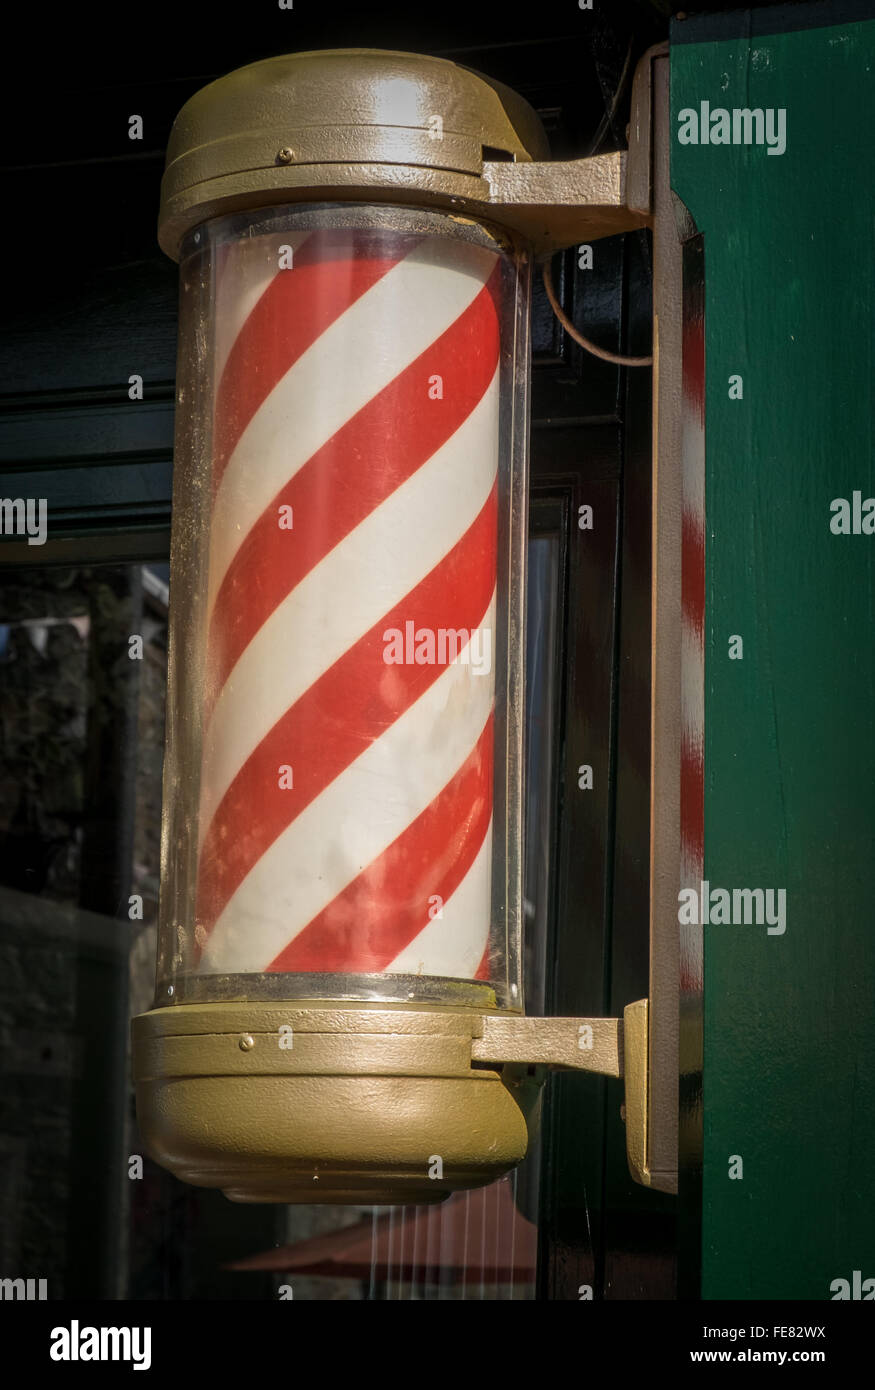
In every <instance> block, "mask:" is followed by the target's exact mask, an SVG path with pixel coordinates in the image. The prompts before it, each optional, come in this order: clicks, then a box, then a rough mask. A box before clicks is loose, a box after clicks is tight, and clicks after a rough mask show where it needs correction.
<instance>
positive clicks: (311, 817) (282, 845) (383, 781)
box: [199, 595, 495, 973]
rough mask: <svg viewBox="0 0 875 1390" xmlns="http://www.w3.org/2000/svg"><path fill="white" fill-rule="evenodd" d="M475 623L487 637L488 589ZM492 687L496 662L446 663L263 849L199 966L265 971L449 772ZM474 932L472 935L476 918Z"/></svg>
mask: <svg viewBox="0 0 875 1390" xmlns="http://www.w3.org/2000/svg"><path fill="white" fill-rule="evenodd" d="M482 626H483V627H484V628H489V629H490V630H491V632H492V634H493V636H494V632H495V599H494V595H493V601H492V603H491V604H490V607H489V610H488V612H487V613H486V614H484V621H483V625H482ZM391 669H392V668H391V667H387V670H391ZM494 690H495V669H494V666H493V669H492V672H491V673H490V674H489V675H482V676H477V675H475V674H474V672H473V669H472V667H471V666H470V665H463V664H462V663H461V662H460V663H458V664H455V665H451V666H448V667H447V668H446V669H445V670H444V671H443V672H442V673H441V675H440V676H439V677H438V679H437V680H436V681H435V682H434V683H433V684H432V685H431V686H430V687H429V688H428V690H427V691H425V692H424V694H423V695H421V696H420V698H419V699H418V700H417V701H416V702H415V703H414V704H413V705H411V706H410V708H409V709H407V710H405V712H404V714H402V715H401V716H400V717H399V718H398V719H396V720H395V722H394V723H393V724H392V725H390V727H389V728H388V729H387V730H386V732H385V733H384V734H383V735H382V736H381V737H380V738H378V739H376V740H375V741H374V743H372V744H370V745H369V747H368V748H366V749H365V751H364V752H363V753H362V754H361V755H360V756H359V757H358V758H356V760H355V761H354V762H352V763H350V765H349V767H347V768H345V769H344V771H343V772H342V773H341V774H340V776H339V777H336V778H335V779H334V781H333V782H331V783H330V784H329V786H327V787H326V788H325V790H324V791H323V792H321V793H320V795H319V796H318V797H316V798H315V800H314V801H312V802H311V803H310V805H309V806H307V807H305V809H304V810H303V811H302V812H301V814H300V815H299V816H297V817H296V818H295V820H294V821H293V822H292V823H291V825H289V826H288V827H287V829H286V830H284V831H283V833H282V834H281V835H280V836H278V838H277V839H276V840H275V841H274V842H273V844H272V845H270V847H269V848H268V849H267V850H265V852H264V854H263V855H262V856H261V858H260V859H259V860H258V861H257V862H256V863H255V864H254V865H253V867H252V869H251V870H250V872H249V873H248V875H247V876H246V878H245V879H244V880H243V882H242V883H241V884H240V886H239V888H238V889H237V891H236V893H234V895H233V896H232V898H231V899H230V901H229V902H228V903H227V905H226V907H225V910H224V911H223V912H222V914H221V916H220V917H219V919H218V921H217V922H216V924H215V926H214V928H213V931H212V933H211V935H210V937H209V939H208V941H207V944H206V948H205V950H204V953H203V956H202V958H201V963H200V966H199V969H200V970H201V971H202V972H207V973H223V972H228V973H233V972H246V971H253V970H254V971H260V970H265V969H266V968H267V966H268V965H269V964H270V962H271V961H272V960H273V959H274V958H275V957H276V956H278V955H279V953H280V951H282V949H283V947H285V946H286V945H288V943H289V942H290V941H292V940H293V939H294V937H296V936H297V935H298V933H299V932H300V931H302V930H303V928H304V927H305V926H306V925H307V923H308V922H311V921H312V920H313V918H314V917H316V916H317V915H318V913H320V912H321V911H322V910H323V908H325V907H327V905H328V904H329V903H330V902H331V901H332V900H333V899H334V898H335V897H336V896H337V895H338V893H341V892H342V891H343V889H344V888H346V887H347V885H348V884H350V883H351V882H352V880H353V879H354V878H357V877H358V875H359V874H360V873H362V872H363V870H364V869H366V868H367V866H368V865H369V864H372V863H373V862H374V860H375V859H377V858H378V857H379V855H381V854H382V853H383V852H384V851H385V850H386V849H388V847H389V845H391V844H392V843H393V842H394V841H395V840H397V838H398V836H399V835H400V834H401V833H402V832H403V831H404V830H406V828H407V827H408V826H409V825H410V824H411V822H412V821H414V820H415V819H416V817H417V816H419V815H421V814H422V812H423V811H424V810H425V809H426V808H427V807H428V806H430V805H431V803H432V802H433V801H434V799H435V797H437V796H438V795H439V794H440V792H441V791H442V790H443V789H444V787H445V786H446V785H447V783H448V782H450V780H451V779H452V778H453V777H454V776H455V774H456V773H457V772H458V770H459V768H460V767H461V766H462V764H463V763H464V762H465V760H466V759H467V758H468V757H469V755H470V753H471V751H472V750H473V748H474V747H475V745H476V743H477V740H478V739H479V737H480V735H481V734H482V732H483V728H484V725H485V724H486V721H487V719H488V717H489V713H490V710H491V708H492V703H493V696H494ZM313 754H314V756H315V757H318V756H319V750H318V749H314V750H313ZM352 926H353V930H354V924H352ZM472 931H473V932H474V934H475V935H477V936H478V939H479V927H478V924H477V923H476V922H473V923H472Z"/></svg>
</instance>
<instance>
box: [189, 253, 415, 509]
mask: <svg viewBox="0 0 875 1390" xmlns="http://www.w3.org/2000/svg"><path fill="white" fill-rule="evenodd" d="M338 250H340V251H341V252H342V254H343V256H344V258H343V259H341V258H340V257H338V256H337V255H334V256H332V254H331V252H332V251H335V252H337V251H338ZM349 252H350V244H349V234H348V233H347V234H346V240H345V241H344V242H342V243H340V245H338V244H337V243H334V244H332V243H331V242H326V234H321V235H319V236H314V237H311V238H310V240H309V241H307V242H306V243H304V245H303V246H302V247H300V248H299V251H298V254H297V255H296V257H295V261H294V268H293V269H291V270H278V271H277V273H276V275H275V276H274V278H273V279H272V280H271V281H270V283H269V285H268V286H267V289H266V290H265V291H264V294H263V295H262V296H261V298H260V299H259V301H258V303H257V304H256V305H255V307H254V309H253V310H252V312H251V314H250V315H249V317H248V318H247V320H246V322H245V323H244V325H243V327H242V328H241V330H240V332H239V333H238V335H237V337H236V339H235V340H234V345H233V347H232V348H231V351H230V353H229V354H228V360H227V362H226V363H225V369H224V371H223V373H222V379H221V381H220V383H219V390H218V393H217V399H216V414H215V434H214V440H213V493H214V495H215V491H216V489H217V488H218V486H219V483H220V481H221V478H222V475H223V473H224V471H225V468H226V467H227V464H228V460H229V458H230V457H231V454H232V453H233V452H234V449H235V448H236V447H237V444H238V442H239V440H240V436H241V435H242V434H243V431H244V430H245V429H246V426H247V425H248V424H249V422H250V420H252V418H253V416H254V415H255V412H256V411H257V410H258V409H259V407H260V406H261V405H263V403H264V402H265V401H266V400H267V397H268V396H269V395H270V393H271V391H273V390H274V388H275V387H276V386H277V385H278V383H279V382H280V381H281V380H282V378H283V377H284V376H285V375H286V373H287V372H288V371H289V369H290V368H291V367H292V366H293V365H294V363H295V362H296V361H297V360H298V358H299V357H300V356H301V355H302V353H304V352H306V350H307V348H309V347H311V346H312V344H313V343H314V342H315V341H316V339H317V338H319V337H320V336H321V334H323V333H324V332H325V330H326V328H328V327H329V326H330V325H331V324H332V323H334V321H335V320H336V319H338V318H339V317H340V315H341V314H342V313H344V312H345V310H347V309H348V308H349V307H350V305H352V304H354V303H355V301H356V300H357V299H360V298H361V296H362V295H363V294H364V293H365V292H366V291H367V290H369V289H370V288H371V286H372V285H375V284H376V283H377V281H378V280H380V279H381V278H382V276H384V275H385V274H386V273H387V271H389V270H391V269H392V267H393V266H395V265H397V263H398V260H399V256H398V255H397V254H392V255H389V254H387V253H386V252H385V251H384V252H383V253H382V254H377V253H376V252H375V253H374V254H373V255H371V256H365V255H362V256H350V254H349ZM317 258H318V259H317Z"/></svg>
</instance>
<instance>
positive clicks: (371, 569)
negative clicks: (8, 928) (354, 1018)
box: [168, 209, 527, 1007]
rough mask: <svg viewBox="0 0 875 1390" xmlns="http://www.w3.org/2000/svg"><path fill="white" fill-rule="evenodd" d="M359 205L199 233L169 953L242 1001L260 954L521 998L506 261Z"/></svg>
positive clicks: (514, 287)
mask: <svg viewBox="0 0 875 1390" xmlns="http://www.w3.org/2000/svg"><path fill="white" fill-rule="evenodd" d="M368 212H369V215H368V216H366V215H365V212H364V210H362V211H359V212H356V211H354V210H352V209H346V210H345V211H344V212H342V213H341V214H340V215H339V216H338V215H337V213H336V212H335V213H334V214H332V212H331V211H330V210H327V209H322V210H320V211H319V212H318V213H317V212H316V211H315V210H310V211H309V212H308V211H307V210H305V214H304V215H302V214H301V213H295V212H294V211H293V210H285V211H283V212H277V213H274V214H271V215H264V214H262V215H261V216H260V217H258V216H257V215H253V217H252V218H251V219H250V221H249V223H248V224H247V225H245V226H241V219H240V218H239V217H238V218H224V219H221V220H220V221H218V222H216V223H213V224H207V226H206V228H205V229H202V230H201V231H200V232H199V233H197V234H196V236H197V237H198V239H199V240H200V241H201V245H200V246H199V247H198V249H197V251H196V252H193V253H192V254H193V256H195V257H197V258H198V260H197V265H198V267H199V269H198V271H197V274H198V275H199V276H200V278H201V302H202V303H203V302H204V299H205V297H206V299H207V300H209V301H211V310H210V312H211V317H212V334H211V336H212V351H211V353H210V354H209V357H210V362H209V366H208V368H207V372H208V375H209V377H210V385H209V390H208V392H207V395H208V396H209V398H210V399H211V400H212V411H213V421H212V431H211V442H210V444H209V446H208V447H206V448H205V449H204V450H203V451H202V452H204V453H205V454H207V455H208V468H204V469H203V472H202V476H201V479H200V481H201V484H202V487H201V492H202V494H203V496H202V499H201V513H200V514H201V516H202V518H203V523H204V524H203V526H202V530H203V531H204V532H205V533H206V534H205V535H203V536H202V537H201V542H200V544H201V547H202V551H203V554H202V556H201V561H200V564H199V565H195V566H193V567H192V571H193V572H196V573H197V574H199V575H200V581H199V583H200V593H199V597H198V598H197V601H193V602H192V604H191V613H192V615H193V616H192V618H191V620H190V621H191V623H192V624H193V626H192V630H191V641H190V651H191V658H192V661H193V663H194V664H195V666H197V667H198V669H199V671H200V677H199V680H197V681H191V680H190V681H189V683H188V684H189V690H190V692H191V691H195V692H196V690H197V689H199V690H200V707H199V709H197V708H194V707H193V706H192V707H191V708H190V709H189V710H188V711H187V714H186V716H185V717H183V719H182V722H185V718H186V717H187V718H188V720H189V721H190V722H193V723H197V724H198V726H199V727H198V736H197V738H196V739H195V740H194V741H193V743H194V744H196V745H197V747H198V748H199V764H200V766H199V775H198V776H197V777H196V778H194V779H191V778H189V779H188V781H189V782H193V783H194V785H195V786H196V804H195V799H194V798H195V791H194V790H192V791H191V792H190V803H191V804H190V806H189V811H190V813H193V814H191V818H190V821H189V824H188V828H187V829H186V828H184V827H183V828H180V830H179V833H180V834H182V835H185V834H186V833H187V834H188V835H190V836H191V837H193V840H192V845H191V852H190V853H189V860H190V861H191V862H192V863H193V865H194V870H193V873H192V874H191V885H190V894H191V897H192V898H193V901H192V902H191V903H190V904H189V906H190V910H191V916H190V919H189V920H190V922H191V924H192V928H191V930H190V933H189V934H190V937H191V939H190V940H186V939H185V935H186V933H185V929H184V927H183V928H182V931H181V930H180V924H179V923H177V924H175V957H174V960H175V963H176V971H175V972H174V973H175V974H176V975H177V976H178V977H179V978H178V979H177V984H183V985H184V979H182V978H181V977H189V978H190V977H193V976H196V977H199V978H200V979H201V980H202V981H206V980H208V979H213V980H218V979H224V980H230V981H236V982H237V987H238V988H239V978H240V977H248V980H249V987H250V991H251V992H252V993H253V997H255V996H256V995H257V994H258V990H257V988H255V987H254V986H253V984H252V982H253V979H254V977H260V978H263V979H265V980H268V979H269V978H270V977H276V976H277V975H283V976H285V977H288V976H296V977H298V978H299V979H300V978H301V977H304V976H308V975H310V976H314V975H319V976H320V977H325V976H332V975H344V976H350V977H356V979H358V980H361V979H362V978H363V977H380V978H381V979H382V980H383V981H386V980H388V979H390V978H391V977H404V979H405V980H408V981H409V980H411V979H413V980H414V981H425V980H428V981H431V982H432V985H433V994H434V997H436V998H440V987H439V986H436V987H435V986H434V982H436V981H440V980H448V979H449V980H454V981H469V982H473V981H482V982H484V983H487V984H492V985H494V987H495V989H496V999H497V1002H499V1003H501V1002H504V1003H508V1004H510V1006H511V1007H514V1006H516V1007H518V1006H519V1004H518V1001H519V1000H520V999H521V990H520V985H519V981H518V978H517V976H516V973H515V972H516V969H517V966H516V962H517V961H518V959H519V943H518V941H516V942H515V943H513V944H512V945H511V946H509V945H508V939H507V937H508V931H509V929H511V928H512V929H513V930H515V931H517V932H518V923H517V922H516V920H515V919H516V902H517V899H518V896H519V885H518V884H516V885H515V884H511V886H510V891H509V890H508V864H507V859H506V854H505V845H506V841H507V835H508V828H507V827H508V814H509V810H510V814H511V815H514V814H518V803H519V789H518V788H517V787H511V788H510V789H509V788H508V784H507V761H508V760H507V757H506V755H505V748H504V747H502V756H500V757H498V758H496V746H495V745H496V731H498V736H499V737H500V738H501V739H502V740H503V741H504V743H506V741H507V739H508V731H509V730H511V732H512V730H513V729H514V728H515V727H516V725H517V724H518V722H519V715H520V711H519V710H518V708H514V710H513V711H512V717H510V718H509V717H508V692H509V666H510V668H511V676H510V681H511V684H512V683H513V675H512V669H513V665H514V662H510V663H509V659H508V658H509V653H508V645H509V642H511V641H512V636H510V635H509V634H512V633H513V631H514V630H517V631H518V629H519V616H520V615H519V606H520V603H521V598H522V595H521V592H517V593H513V594H512V593H511V592H510V591H509V584H510V581H509V577H508V576H509V574H510V571H511V570H512V569H514V562H513V559H512V552H513V540H512V532H514V530H515V529H516V528H518V526H519V523H520V516H519V515H515V516H514V517H511V516H510V515H509V513H510V512H511V511H512V510H514V509H515V510H516V512H517V513H519V511H520V510H521V509H520V506H519V499H520V483H521V480H520V479H519V478H518V477H516V476H515V475H514V468H517V469H518V462H517V460H518V458H519V457H520V456H523V451H522V448H521V447H520V446H519V445H518V446H517V447H516V448H514V445H513V440H512V430H511V427H512V423H513V413H514V412H513V378H514V365H515V364H514V360H513V349H514V347H517V348H518V347H519V344H518V343H516V342H515V341H514V340H515V337H516V334H515V327H516V325H518V324H519V322H520V320H521V318H522V315H523V313H524V312H525V311H527V304H521V302H520V297H521V296H523V297H524V291H525V290H527V282H526V279H525V276H524V274H523V273H522V269H521V266H520V261H519V258H518V257H512V256H510V255H508V254H506V253H505V252H504V251H502V250H501V249H500V248H499V246H498V244H497V243H495V242H493V241H492V239H491V238H490V237H488V235H487V234H486V233H484V232H482V231H480V229H473V230H472V231H469V232H468V234H467V236H463V235H455V234H448V231H450V230H451V224H449V222H448V219H446V218H442V217H439V216H438V215H429V214H415V213H404V212H400V211H399V210H385V211H383V212H382V213H381V212H379V211H378V210H374V209H372V210H368ZM438 228H440V231H439V232H438ZM204 238H205V239H206V241H207V245H206V246H204V244H203V239H204ZM195 278H196V277H195ZM206 282H208V285H207V284H206ZM503 335H504V337H505V339H507V337H508V336H510V337H511V344H510V347H509V346H508V344H507V342H505V343H504V344H503V342H502V336H503ZM509 383H510V384H509ZM522 443H523V445H524V441H522ZM517 578H518V576H517ZM518 587H519V586H518ZM195 628H197V630H196V631H195ZM198 653H200V656H198ZM177 660H178V658H177ZM514 661H518V653H515V654H514ZM519 693H520V692H519V691H518V690H517V691H515V692H513V698H514V701H515V704H517V705H518V703H519ZM171 698H172V693H171ZM195 698H196V694H195ZM192 746H193V745H192ZM170 752H171V749H170V746H168V755H170ZM496 777H498V779H499V784H498V785H497V783H496ZM497 818H498V819H497ZM499 822H500V823H499ZM194 824H196V826H197V829H196V831H195V830H194V828H193V826H194ZM195 841H196V845H195ZM494 846H497V848H498V857H497V858H496V855H495V854H494V852H493V850H494ZM171 871H172V869H171ZM511 977H513V978H511ZM435 988H436V990H437V992H436V993H434V989H435ZM371 989H372V991H373V992H372V995H371V997H381V995H382V991H381V990H380V988H376V989H374V987H373V981H371ZM292 992H293V993H296V992H300V991H292ZM353 993H355V990H353ZM391 995H392V991H391V990H389V993H388V995H387V996H386V997H391ZM415 996H416V997H422V995H421V994H420V995H418V994H417V992H416V990H414V991H413V992H412V993H409V994H408V995H407V996H406V997H415ZM177 997H178V998H180V999H181V998H183V997H186V990H185V988H183V989H182V990H181V991H180V990H177ZM188 997H193V996H192V994H191V992H190V991H189V992H188ZM199 997H202V996H199ZM401 997H405V996H404V995H402V996H401Z"/></svg>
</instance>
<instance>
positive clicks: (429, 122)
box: [158, 48, 548, 259]
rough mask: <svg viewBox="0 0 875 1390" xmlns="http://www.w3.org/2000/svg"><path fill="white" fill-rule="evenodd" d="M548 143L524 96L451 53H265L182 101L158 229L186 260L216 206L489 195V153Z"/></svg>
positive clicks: (535, 151) (531, 151)
mask: <svg viewBox="0 0 875 1390" xmlns="http://www.w3.org/2000/svg"><path fill="white" fill-rule="evenodd" d="M547 154H548V144H547V137H546V134H545V132H544V128H543V126H542V124H541V121H540V119H539V117H538V116H537V114H536V113H535V111H534V110H533V109H532V107H531V106H529V104H528V102H526V101H524V100H523V98H522V97H520V96H518V95H517V93H516V92H514V91H512V90H511V89H510V88H509V87H505V86H504V85H503V84H502V83H501V82H494V81H493V80H492V79H491V78H488V77H484V76H483V75H482V74H481V73H478V72H475V71H473V69H471V68H465V67H460V66H459V65H458V64H457V63H451V62H448V61H447V60H446V59H444V58H432V57H427V56H425V55H423V54H415V53H393V52H390V51H386V50H383V49H373V48H343V49H329V50H324V51H318V52H311V53H292V54H288V55H285V56H283V57H279V58H267V59H264V60H263V61H262V62H258V63H251V64H250V65H249V66H248V67H245V68H238V69H237V70H236V71H235V72H232V73H229V74H228V75H227V76H226V77H221V78H219V79H218V81H216V82H211V83H210V85H209V86H207V87H204V88H203V89H202V90H201V91H199V92H196V93H195V95H194V96H193V97H192V98H191V100H190V101H188V102H186V104H185V106H184V107H183V108H182V110H181V111H180V113H179V115H178V116H177V118H176V121H175V123H174V126H173V130H172V132H171V135H170V142H169V145H168V149H167V167H166V170H165V174H164V178H163V181H162V185H161V211H160V214H159V223H158V239H159V241H160V243H161V246H162V248H163V250H164V251H166V252H167V254H168V255H169V256H171V257H173V259H178V257H179V248H180V243H181V241H182V238H183V236H184V235H185V234H186V233H187V232H188V231H189V230H190V229H191V228H192V227H194V226H196V225H197V224H198V223H199V222H202V221H204V220H205V219H206V218H207V217H213V216H216V215H218V214H219V213H222V212H231V211H234V210H240V209H244V208H253V207H265V206H269V205H271V204H274V203H283V202H297V201H301V200H302V199H303V198H307V197H309V198H312V199H314V200H317V201H322V200H324V199H330V198H345V199H351V198H361V197H367V198H369V199H371V200H373V201H385V200H387V199H390V200H391V201H395V202H408V203H409V202H417V203H421V204H425V205H438V206H441V205H442V206H448V207H450V208H452V207H453V206H460V205H462V204H463V203H464V202H465V201H466V200H468V199H471V200H477V201H480V202H484V201H485V202H488V201H489V196H490V194H489V185H488V182H487V181H486V180H485V179H484V177H483V165H484V163H485V162H491V161H501V160H507V161H512V162H517V163H529V162H531V161H532V160H541V159H544V158H545V157H546V156H547ZM380 190H382V193H381V191H380Z"/></svg>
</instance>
